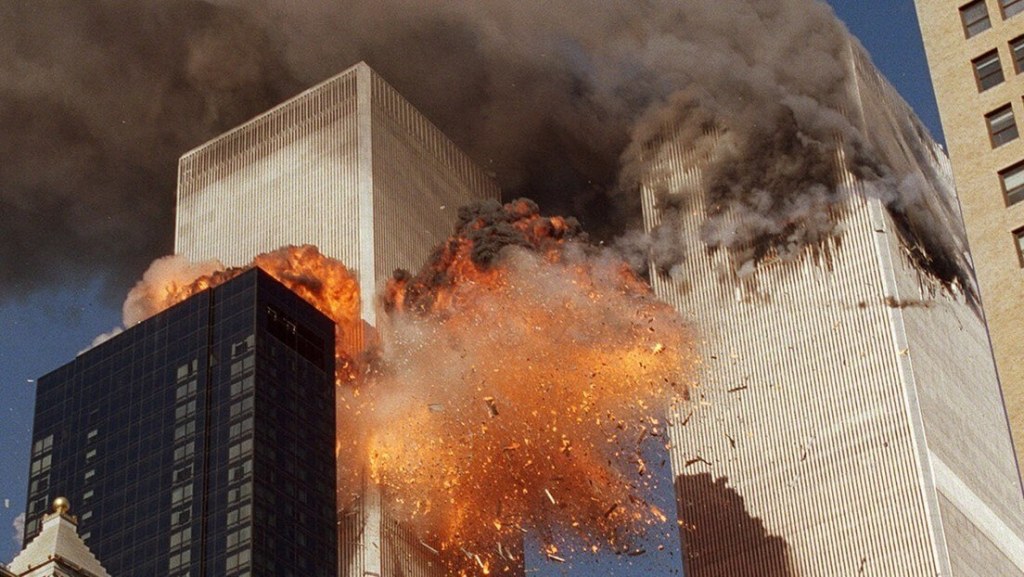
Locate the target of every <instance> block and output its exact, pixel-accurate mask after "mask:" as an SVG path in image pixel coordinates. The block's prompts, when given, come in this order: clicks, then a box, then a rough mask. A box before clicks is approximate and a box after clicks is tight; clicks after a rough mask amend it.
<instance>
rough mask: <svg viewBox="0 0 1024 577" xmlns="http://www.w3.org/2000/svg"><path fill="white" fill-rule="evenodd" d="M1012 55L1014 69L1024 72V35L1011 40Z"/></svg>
mask: <svg viewBox="0 0 1024 577" xmlns="http://www.w3.org/2000/svg"><path fill="white" fill-rule="evenodd" d="M1010 56H1012V57H1013V71H1014V72H1016V73H1017V74H1020V73H1021V72H1024V36H1018V37H1016V38H1014V39H1013V40H1010Z"/></svg>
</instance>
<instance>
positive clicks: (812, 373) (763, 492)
mask: <svg viewBox="0 0 1024 577" xmlns="http://www.w3.org/2000/svg"><path fill="white" fill-rule="evenodd" d="M846 65H847V66H848V67H849V68H848V71H847V72H848V74H847V77H848V78H849V79H850V81H849V83H848V86H847V90H848V91H849V96H850V102H852V103H853V109H851V110H846V111H845V113H846V115H847V116H848V117H849V118H850V119H851V122H852V123H854V124H855V125H857V127H858V128H859V130H860V133H861V134H862V135H864V136H865V137H866V138H867V139H869V141H870V143H871V144H872V147H873V152H874V153H875V154H876V155H877V157H878V158H880V159H881V160H882V161H883V162H884V163H885V164H886V166H887V169H888V170H887V174H889V175H890V176H892V177H895V178H894V179H893V178H890V179H888V180H889V182H890V183H894V182H895V183H911V184H912V185H913V186H914V187H915V188H916V189H917V190H918V191H919V192H920V193H921V194H916V195H912V201H913V202H914V203H916V204H917V205H918V206H917V207H916V209H915V213H916V214H930V215H931V216H930V218H929V220H930V221H931V224H930V225H929V226H932V227H940V228H942V229H944V231H945V232H946V233H947V236H948V239H947V240H944V241H942V243H940V244H936V243H935V242H933V241H932V239H935V238H938V237H937V236H936V235H935V234H934V230H932V231H930V233H929V235H927V236H925V237H922V236H918V235H916V234H915V227H914V223H913V222H908V221H907V219H905V218H903V217H902V215H903V214H905V213H904V211H901V208H903V207H901V206H900V205H899V204H894V203H892V202H891V200H887V198H889V199H891V198H892V197H896V196H899V195H898V194H896V193H894V194H888V195H887V194H886V191H885V190H879V188H878V187H880V186H881V187H884V186H886V185H887V184H886V182H880V181H877V180H876V181H874V182H868V181H866V180H865V179H862V178H858V177H857V176H855V175H854V174H853V173H852V172H851V171H849V170H848V169H842V168H841V169H839V170H838V171H837V177H838V180H839V182H838V183H837V187H836V191H837V192H838V194H840V195H842V196H843V197H844V199H843V200H842V202H841V203H839V204H837V205H836V206H835V207H832V208H830V210H829V212H828V213H827V215H826V216H827V218H831V219H834V222H835V227H834V230H835V231H836V234H834V235H833V236H831V237H830V238H827V239H824V240H823V241H822V242H820V243H817V244H815V245H813V246H808V247H806V248H804V249H802V250H800V251H799V252H798V253H796V254H781V253H779V252H776V251H773V250H769V251H766V252H764V253H763V254H758V258H759V260H758V261H757V265H756V268H754V269H750V268H749V267H747V268H746V269H744V268H742V267H738V266H737V263H736V262H732V261H731V259H734V258H735V255H736V254H737V253H736V251H726V250H720V249H719V250H715V249H714V248H711V247H709V248H706V249H705V250H691V251H690V253H689V254H688V256H687V258H686V260H685V261H684V262H683V263H681V264H679V265H676V266H675V267H673V268H672V269H671V270H658V269H656V268H654V269H652V272H651V277H652V279H651V280H652V284H653V287H654V290H655V292H656V294H658V295H659V296H660V297H661V298H662V299H664V300H665V301H666V302H669V303H670V304H672V305H673V306H674V307H676V308H677V309H678V310H679V311H680V312H682V313H683V315H684V316H685V317H687V318H689V319H691V320H692V321H693V322H694V323H695V324H696V325H697V327H698V330H699V331H700V333H701V336H702V345H701V353H702V358H703V359H702V360H703V367H702V369H701V370H702V375H701V379H700V382H701V386H700V387H699V388H697V389H695V390H694V392H693V400H692V402H690V403H686V404H682V405H679V406H677V407H676V408H675V409H674V410H673V412H672V415H671V421H672V426H671V428H670V435H671V439H672V466H673V474H674V475H676V477H677V483H676V486H677V490H678V491H679V495H678V500H679V507H680V520H681V523H682V531H681V539H682V542H683V548H684V552H685V559H686V566H685V568H686V573H687V575H691V576H695V577H701V576H706V575H735V576H747V575H750V576H754V575H766V574H768V575H801V576H811V575H838V574H865V575H901V576H902V575H921V576H925V575H937V574H939V575H954V576H956V575H970V574H979V572H980V573H981V574H986V575H1024V541H1022V537H1024V500H1022V493H1021V484H1020V480H1019V475H1018V471H1017V466H1016V461H1015V460H1014V458H1013V447H1012V444H1011V441H1010V436H1009V430H1008V426H1007V421H1006V414H1005V409H1004V406H1003V402H1002V398H1001V396H1000V390H999V383H998V380H997V378H996V372H995V366H994V364H993V360H992V355H991V352H990V348H989V340H988V334H987V332H986V327H985V323H984V321H983V318H982V315H981V313H980V309H979V307H978V303H977V300H976V294H975V289H974V287H973V284H972V279H973V273H972V272H971V271H970V269H969V267H968V268H964V267H966V266H967V265H966V264H965V263H966V262H968V259H967V258H966V253H965V252H961V251H962V250H964V249H963V248H962V247H964V246H966V245H965V243H964V242H963V240H962V239H963V232H962V229H961V226H962V225H961V223H960V220H959V212H958V208H957V201H956V198H955V195H954V193H953V190H952V184H951V182H952V181H951V177H950V175H949V169H948V163H947V161H946V159H945V157H944V155H943V154H942V153H941V151H940V150H939V147H938V146H937V145H936V144H935V143H934V142H932V141H931V140H930V138H928V137H927V135H926V134H925V133H924V131H923V130H921V129H919V126H920V123H919V122H918V121H917V120H916V118H914V116H913V113H912V112H911V110H910V109H909V107H908V106H907V105H906V104H905V103H904V102H903V101H902V100H901V99H900V98H899V97H898V96H897V95H896V92H895V90H894V89H893V88H892V87H891V86H889V85H888V84H887V83H886V82H885V80H884V79H882V77H881V76H880V74H879V73H878V71H877V70H876V69H875V68H874V67H873V65H872V64H871V63H870V61H869V59H868V57H867V56H866V54H865V53H864V52H863V51H862V49H861V48H860V47H859V46H856V45H855V42H852V41H851V42H850V46H849V50H848V59H847V62H846ZM715 130H716V129H715V128H714V127H709V128H708V132H707V133H706V134H705V138H703V139H701V140H700V141H699V142H701V143H703V144H704V145H705V146H703V147H694V146H693V145H692V142H693V140H691V139H689V138H687V139H684V138H681V137H680V136H679V134H678V132H675V133H674V132H673V131H672V129H671V127H668V129H666V130H665V131H663V132H662V133H660V134H659V135H658V136H656V137H655V138H654V139H653V140H651V141H650V142H648V143H647V144H646V146H645V149H644V152H645V163H646V168H647V171H646V174H645V176H644V177H643V178H642V183H641V194H642V200H643V210H644V219H645V227H646V228H647V229H648V230H655V229H658V228H664V226H665V225H671V227H673V228H674V229H675V230H677V231H678V234H679V235H681V236H682V237H683V238H684V243H685V244H686V245H688V246H691V247H700V246H701V243H702V238H701V234H702V229H703V228H704V227H705V226H706V222H707V220H708V218H709V216H714V215H715V213H714V212H713V211H712V210H711V207H709V206H708V205H707V202H708V195H707V193H706V191H703V190H702V186H703V185H704V184H703V182H702V178H703V177H704V176H705V175H704V171H705V170H706V169H707V167H708V166H710V165H712V164H713V162H714V160H715V158H716V155H718V154H719V153H720V151H719V150H718V147H727V146H728V145H729V144H728V143H729V139H728V137H727V136H728V135H727V134H721V133H716V132H715ZM837 150H839V151H841V150H842V148H838V149H837ZM837 154H841V152H839V153H837ZM835 162H836V165H837V166H840V167H842V166H848V164H847V163H846V162H844V159H842V158H836V159H835ZM922 184H923V186H922ZM903 197H904V198H906V195H903ZM922 210H924V211H927V212H926V213H922V212H921V211H922ZM670 218H672V219H678V220H676V221H675V222H671V223H669V222H667V219H670ZM797 226H799V223H797ZM751 248H752V249H753V250H755V252H756V247H751ZM936 264H938V265H941V266H938V267H936V266H935V265H936ZM950 267H952V268H950ZM954 269H955V270H954ZM904 303H912V305H913V306H910V305H908V306H901V305H903V304H904ZM711 493H714V494H711ZM720 502H729V503H733V504H734V505H735V504H736V503H739V505H741V506H742V507H743V508H744V509H745V515H746V517H745V518H746V519H748V521H747V522H746V524H745V525H744V526H747V525H749V526H751V527H756V530H753V529H752V530H750V531H746V532H744V533H743V535H746V536H747V537H744V538H736V535H735V534H734V533H733V532H729V531H720V530H716V529H715V527H714V526H713V525H714V524H713V523H710V522H709V521H708V519H712V518H713V515H709V512H708V510H706V509H708V508H709V507H717V506H718V505H716V503H720ZM732 508H733V509H735V506H734V507H732ZM740 516H741V517H743V515H740ZM750 519H753V520H756V522H753V521H749V520H750Z"/></svg>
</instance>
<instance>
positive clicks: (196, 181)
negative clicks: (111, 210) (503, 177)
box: [174, 63, 500, 324]
mask: <svg viewBox="0 0 1024 577" xmlns="http://www.w3.org/2000/svg"><path fill="white" fill-rule="evenodd" d="M499 197H500V190H499V189H498V186H497V185H496V184H495V182H494V180H493V179H492V178H490V177H489V176H488V175H487V174H485V173H484V172H483V171H482V170H480V169H479V168H477V166H476V165H475V164H473V162H472V161H471V160H470V159H469V157H467V156H466V155H465V154H464V153H463V152H462V151H460V150H459V149H458V147H456V146H455V144H453V143H452V142H451V140H449V139H448V138H447V137H446V136H445V135H444V134H442V133H441V131H440V130H439V129H438V128H437V127H436V126H434V125H433V124H431V123H430V121H429V120H427V119H426V118H425V117H424V116H423V115H422V114H420V113H419V112H418V111H417V110H416V109H415V108H413V107H412V105H411V104H409V103H408V102H407V101H406V100H405V99H404V98H402V96H401V95H399V94H398V93H397V92H396V91H395V89H394V88H392V87H391V86H390V85H388V83H387V82H385V81H384V80H383V79H382V78H381V77H380V76H378V75H377V74H376V73H374V72H373V70H371V69H370V67H369V66H367V65H366V64H363V63H360V64H357V65H355V66H353V67H352V68H349V69H348V70H346V71H344V72H342V73H341V74H338V75H337V76H335V77H333V78H331V79H329V80H327V81H325V82H323V83H321V84H318V85H316V86H314V87H312V88H310V89H309V90H306V91H305V92H303V93H302V94H299V95H298V96H296V97H294V98H292V99H291V100H288V101H286V102H284V103H282V104H280V105H278V106H276V107H274V108H272V109H270V110H268V111H267V112H265V113H263V114H261V115H259V116H257V117H256V118H253V119H252V120H250V121H248V122H246V123H245V124H242V125H240V126H238V127H236V128H234V129H232V130H230V131H228V132H226V133H224V134H222V135H220V136H218V137H217V138H215V139H213V140H211V141H210V142H207V143H205V144H203V145H202V146H200V147H198V148H196V149H195V150H192V151H190V152H188V153H187V154H185V155H184V156H182V157H181V160H180V162H179V166H178V208H177V224H176V230H175V243H174V252H175V253H177V254H181V255H184V256H186V257H188V258H189V259H190V260H193V261H199V260H207V259H217V260H220V261H221V262H223V263H224V264H225V265H228V266H237V265H244V264H247V263H249V262H250V261H251V259H252V258H253V257H254V256H256V255H257V254H259V253H261V252H268V251H271V250H275V249H277V248H280V247H282V246H286V245H302V244H313V245H316V246H317V247H318V248H319V249H320V252H322V253H323V254H325V255H327V256H330V257H332V258H335V259H338V260H340V261H342V262H343V263H345V265H346V266H348V267H349V269H351V270H352V271H354V272H355V273H356V274H357V275H358V277H359V282H360V289H361V291H362V298H363V318H364V319H365V320H366V321H367V322H369V323H370V324H375V323H374V317H375V312H374V310H373V299H374V298H375V295H376V294H377V289H378V288H379V285H380V284H381V282H382V281H384V280H386V279H388V278H390V276H391V273H392V272H394V270H395V269H397V268H405V269H410V270H416V269H418V268H419V267H420V266H421V265H422V264H423V263H424V262H426V260H427V257H429V256H430V253H431V251H432V250H433V249H434V247H435V246H437V245H438V244H439V243H440V242H441V241H442V240H444V239H445V238H447V236H448V235H449V234H451V232H452V231H453V230H454V228H455V224H456V222H457V217H458V208H459V207H460V206H462V205H463V204H466V203H467V202H469V201H472V200H477V199H488V198H492V199H498V198H499Z"/></svg>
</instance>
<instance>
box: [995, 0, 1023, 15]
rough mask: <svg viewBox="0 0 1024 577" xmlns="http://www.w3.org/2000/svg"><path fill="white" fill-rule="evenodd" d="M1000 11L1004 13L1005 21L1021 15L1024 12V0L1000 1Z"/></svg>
mask: <svg viewBox="0 0 1024 577" xmlns="http://www.w3.org/2000/svg"><path fill="white" fill-rule="evenodd" d="M999 11H1000V12H1002V13H1003V20H1006V19H1007V18H1009V17H1010V16H1013V15H1014V14H1020V13H1021V12H1024V0H999Z"/></svg>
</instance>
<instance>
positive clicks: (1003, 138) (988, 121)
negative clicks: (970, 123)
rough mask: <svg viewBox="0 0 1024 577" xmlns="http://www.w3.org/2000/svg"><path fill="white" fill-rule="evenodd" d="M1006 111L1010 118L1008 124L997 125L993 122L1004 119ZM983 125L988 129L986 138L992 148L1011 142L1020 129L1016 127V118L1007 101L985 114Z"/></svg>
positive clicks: (1018, 134)
mask: <svg viewBox="0 0 1024 577" xmlns="http://www.w3.org/2000/svg"><path fill="white" fill-rule="evenodd" d="M1007 113H1009V119H1010V122H1009V124H1008V125H1005V126H997V125H995V124H994V123H993V121H995V120H999V121H1002V120H1004V119H1005V118H1006V114H1007ZM985 126H986V128H987V129H988V140H989V143H991V144H992V148H999V147H1000V146H1002V145H1004V144H1006V143H1008V142H1013V141H1014V140H1017V138H1019V137H1020V131H1019V130H1018V128H1017V119H1016V117H1015V116H1014V115H1013V106H1012V105H1011V104H1009V103H1007V104H1006V105H1005V106H1000V107H999V108H996V109H995V110H993V111H992V112H989V113H988V114H986V115H985Z"/></svg>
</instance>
